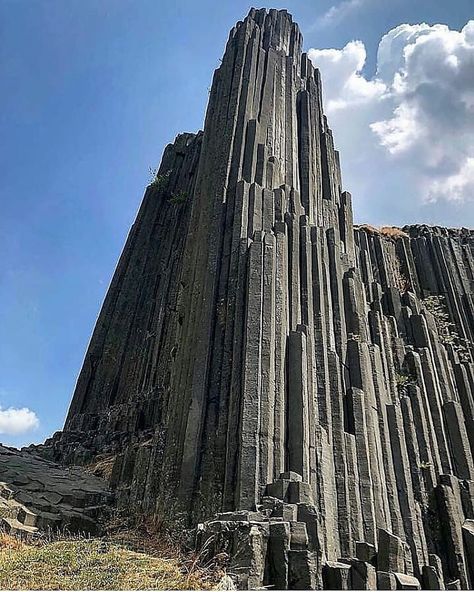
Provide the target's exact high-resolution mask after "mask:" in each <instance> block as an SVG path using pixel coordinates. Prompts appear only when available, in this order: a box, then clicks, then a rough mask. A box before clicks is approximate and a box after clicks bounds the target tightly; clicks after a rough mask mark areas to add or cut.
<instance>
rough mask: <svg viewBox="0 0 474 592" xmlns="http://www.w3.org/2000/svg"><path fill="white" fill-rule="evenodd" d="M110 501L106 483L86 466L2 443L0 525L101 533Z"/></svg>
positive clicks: (15, 529)
mask: <svg viewBox="0 0 474 592" xmlns="http://www.w3.org/2000/svg"><path fill="white" fill-rule="evenodd" d="M112 503H113V495H112V493H111V491H110V489H109V487H108V484H107V483H106V482H105V481H104V480H103V479H100V478H98V477H96V476H94V475H92V474H90V473H88V472H86V471H85V470H84V469H82V468H80V467H62V466H60V465H58V464H56V463H54V462H52V461H48V460H45V459H43V458H41V457H39V456H36V455H34V454H32V453H30V452H27V451H23V452H21V451H19V450H16V449H14V448H8V447H6V446H2V445H0V526H1V527H3V529H5V530H6V531H7V532H10V533H12V534H19V535H24V536H30V535H31V536H32V535H34V534H35V533H37V532H38V531H43V532H44V531H48V530H52V531H68V532H72V533H76V532H77V533H90V534H99V533H100V531H101V520H102V519H103V518H105V517H106V514H107V511H108V510H109V509H110V508H111V506H112Z"/></svg>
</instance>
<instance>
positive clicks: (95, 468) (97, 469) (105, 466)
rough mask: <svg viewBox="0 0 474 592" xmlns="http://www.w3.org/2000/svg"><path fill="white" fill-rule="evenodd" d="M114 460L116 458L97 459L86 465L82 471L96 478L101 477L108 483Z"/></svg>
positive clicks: (104, 457)
mask: <svg viewBox="0 0 474 592" xmlns="http://www.w3.org/2000/svg"><path fill="white" fill-rule="evenodd" d="M116 458H117V457H116V456H103V457H102V458H100V457H99V458H98V460H96V461H95V462H93V463H91V464H89V465H86V466H85V467H84V469H85V470H86V471H88V472H89V473H92V474H93V475H95V476H96V477H101V478H102V479H105V480H106V481H109V482H110V478H111V477H112V470H113V468H114V463H115V459H116Z"/></svg>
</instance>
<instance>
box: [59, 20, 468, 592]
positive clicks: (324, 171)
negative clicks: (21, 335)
mask: <svg viewBox="0 0 474 592" xmlns="http://www.w3.org/2000/svg"><path fill="white" fill-rule="evenodd" d="M473 248H474V233H471V232H470V231H467V230H463V231H454V230H447V229H442V228H429V227H423V226H412V227H407V228H405V229H404V230H403V231H401V230H399V229H388V230H385V231H383V232H380V231H377V230H375V229H371V228H369V227H360V228H356V229H354V228H353V218H352V205H351V196H350V194H349V193H347V192H344V191H343V190H342V183H341V175H340V168H339V155H338V153H337V151H336V150H335V149H334V143H333V137H332V133H331V130H330V129H329V127H328V124H327V121H326V118H325V116H324V114H323V108H322V100H321V79H320V75H319V72H318V70H316V69H315V68H314V67H313V65H312V63H311V62H310V61H309V59H308V57H307V56H306V54H304V53H302V37H301V33H300V31H299V29H298V27H297V25H296V24H295V23H293V21H292V18H291V16H290V15H289V14H288V13H287V12H286V11H277V10H270V11H266V10H255V9H252V10H251V11H250V13H249V15H248V16H247V18H246V19H245V20H244V21H243V22H239V23H238V24H237V25H236V26H235V27H234V28H233V29H232V31H231V33H230V37H229V40H228V43H227V47H226V50H225V53H224V57H223V60H222V64H221V66H220V67H219V68H218V69H217V70H216V72H215V74H214V79H213V83H212V89H211V93H210V98H209V105H208V108H207V115H206V121H205V126H204V131H203V132H199V133H198V134H196V135H194V134H182V135H180V136H178V137H177V138H176V141H175V142H174V144H172V145H169V146H167V148H166V149H165V152H164V155H163V160H162V163H161V166H160V168H159V171H158V174H157V176H156V179H155V181H154V182H153V183H151V184H150V186H149V187H148V188H147V190H146V193H145V197H144V199H143V203H142V205H141V208H140V211H139V213H138V216H137V219H136V221H135V223H134V224H133V226H132V229H131V231H130V234H129V236H128V239H127V243H126V246H125V248H124V251H123V253H122V256H121V258H120V261H119V263H118V266H117V269H116V272H115V275H114V277H113V280H112V283H111V285H110V288H109V290H108V293H107V297H106V299H105V301H104V304H103V307H102V310H101V312H100V315H99V318H98V320H97V324H96V327H95V330H94V333H93V336H92V339H91V342H90V345H89V349H88V351H87V354H86V357H85V360H84V365H83V368H82V370H81V373H80V376H79V379H78V382H77V386H76V390H75V393H74V397H73V400H72V403H71V407H70V410H69V414H68V417H67V421H66V425H65V428H64V432H63V433H62V434H60V435H58V436H56V437H55V439H54V441H53V443H52V445H53V447H54V451H55V454H56V455H57V456H58V457H60V458H61V459H62V460H64V461H66V462H71V463H72V462H87V461H89V460H90V459H91V458H94V457H96V456H97V455H99V454H107V455H110V456H111V457H114V458H115V464H114V469H113V474H112V484H113V486H114V487H115V488H116V490H117V493H118V497H119V500H120V501H121V503H123V504H131V505H132V506H134V507H136V508H140V509H142V510H143V511H145V512H157V513H158V514H159V515H160V516H162V517H165V518H167V519H174V520H178V519H181V520H182V521H183V523H184V524H186V525H188V526H193V525H196V524H197V523H198V522H204V521H209V520H211V519H212V518H213V517H214V516H215V515H216V514H218V518H217V521H215V522H210V523H209V522H208V523H207V525H208V526H207V527H205V528H204V530H201V534H202V536H205V533H206V532H214V531H213V530H212V529H213V528H214V529H215V528H217V527H216V526H215V524H220V525H221V526H219V527H218V531H219V532H220V533H221V532H223V531H224V530H226V529H227V531H229V532H234V531H235V532H238V533H240V534H239V536H241V537H243V539H242V540H245V541H246V544H248V549H249V551H248V557H247V556H246V557H247V558H248V562H249V564H248V566H247V567H248V569H247V568H246V569H247V571H245V570H243V571H244V572H245V574H244V576H242V577H241V578H240V580H239V586H241V587H252V586H253V587H257V586H259V585H262V586H263V585H273V586H276V587H277V588H279V587H283V588H287V587H289V588H292V587H293V588H298V587H299V588H300V589H301V587H303V588H310V587H315V586H319V587H320V586H325V587H329V588H341V589H344V588H348V587H352V588H364V587H365V588H366V589H370V588H374V587H375V586H378V587H379V588H383V589H395V588H394V586H398V589H400V586H405V587H406V586H416V585H418V583H417V580H418V581H421V583H422V585H423V586H425V587H428V588H430V589H435V588H433V586H441V585H444V584H447V583H449V582H453V581H455V580H458V581H459V585H460V586H462V587H467V586H468V585H469V584H470V585H471V586H472V585H474V574H473V572H472V570H473V567H472V566H473V565H474V463H473V450H474V398H473V389H474V365H473V357H472V351H473V341H472V340H473V331H474V323H473V319H474V299H473V281H474V260H473V256H472V252H473V251H472V250H473ZM227 512H230V514H226V513H227ZM236 512H237V513H236ZM219 513H220V514H219ZM219 516H220V517H219ZM253 523H255V529H256V530H254V531H251V534H249V533H248V532H247V531H245V532H247V534H245V536H244V534H243V533H244V531H243V530H242V529H244V530H245V528H248V527H249V524H250V525H251V524H253ZM209 524H210V525H211V526H209ZM242 524H244V526H245V524H247V526H245V528H244V526H242ZM212 525H214V526H212ZM222 525H225V528H224V526H222ZM206 528H207V530H206ZM233 529H234V530H233ZM235 529H237V530H235ZM239 529H240V530H239ZM215 532H217V531H215ZM249 532H250V531H249ZM203 533H204V534H203ZM252 533H253V534H252ZM245 537H247V538H245ZM249 537H250V538H251V537H254V538H252V541H253V542H249V540H250V539H249ZM224 538H225V537H224ZM257 539H258V541H257ZM255 541H257V542H258V544H257V542H255ZM259 553H260V554H261V557H260V559H259V556H258V554H259ZM341 560H342V561H341ZM259 561H260V563H259ZM252 562H253V563H252ZM245 565H247V564H245ZM258 565H260V566H262V565H263V567H261V569H257V567H255V566H258ZM252 566H253V567H252ZM241 567H242V565H241ZM252 570H253V571H252ZM469 570H471V572H470V571H469ZM237 571H238V570H237ZM239 573H240V572H239ZM249 574H250V575H249ZM252 574H253V575H252ZM255 574H256V575H255ZM252 578H253V579H252ZM453 585H454V584H453ZM402 589H405V588H402Z"/></svg>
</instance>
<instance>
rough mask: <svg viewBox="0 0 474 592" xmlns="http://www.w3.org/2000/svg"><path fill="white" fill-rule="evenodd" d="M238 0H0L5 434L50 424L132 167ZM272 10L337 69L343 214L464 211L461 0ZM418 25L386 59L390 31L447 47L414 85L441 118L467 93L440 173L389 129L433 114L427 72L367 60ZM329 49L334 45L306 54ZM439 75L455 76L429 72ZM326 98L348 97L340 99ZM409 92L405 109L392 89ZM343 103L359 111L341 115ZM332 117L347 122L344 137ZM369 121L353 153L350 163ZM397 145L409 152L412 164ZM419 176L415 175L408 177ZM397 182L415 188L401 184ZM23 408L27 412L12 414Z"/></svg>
mask: <svg viewBox="0 0 474 592" xmlns="http://www.w3.org/2000/svg"><path fill="white" fill-rule="evenodd" d="M250 6H251V5H250V4H247V3H246V2H242V1H240V0H232V1H230V0H229V1H227V2H210V1H209V0H205V1H201V2H197V1H196V0H193V1H190V0H186V1H181V2H179V1H178V2H177V1H176V0H175V1H169V0H160V1H158V0H153V1H152V0H133V1H132V0H0V80H1V81H2V90H1V93H0V132H1V138H2V145H1V149H0V173H1V206H2V211H1V216H0V252H1V253H2V265H1V271H0V274H1V275H0V327H1V332H2V334H1V339H0V407H1V409H0V441H3V443H5V444H11V445H22V444H25V443H29V442H31V441H36V442H38V441H41V440H43V439H44V438H45V437H47V436H48V435H50V434H51V433H52V432H53V431H55V430H57V429H60V428H61V426H62V422H63V419H64V416H65V412H66V409H67V406H68V403H69V400H70V397H71V394H72V391H73V388H74V383H75V380H76V377H77V374H78V372H79V369H80V366H81V363H82V359H83V356H84V352H85V349H86V347H87V343H88V340H89V337H90V334H91V331H92V328H93V324H94V322H95V319H96V317H97V314H98V311H99V308H100V305H101V302H102V300H103V297H104V295H105V291H106V288H107V286H108V283H109V281H110V278H111V275H112V273H113V270H114V267H115V264H116V261H117V258H118V256H119V254H120V251H121V248H122V246H123V243H124V241H125V237H126V234H127V232H128V229H129V227H130V225H131V223H132V222H133V219H134V216H135V213H136V211H137V208H138V206H139V203H140V201H141V198H142V195H143V190H144V187H145V185H146V184H147V182H148V179H149V174H148V169H149V167H155V166H157V164H158V163H159V160H160V157H161V153H162V150H163V147H164V146H165V145H166V144H167V143H168V142H170V141H171V140H172V139H173V138H174V136H175V135H176V134H177V133H179V132H182V131H196V130H198V129H199V128H200V127H201V126H202V122H203V119H204V113H205V106H206V102H207V96H208V88H209V85H210V82H211V78H212V73H213V70H214V69H215V68H216V67H217V66H218V64H219V58H220V57H221V55H222V52H223V49H224V45H225V42H226V39H227V36H228V31H229V29H230V28H231V26H232V25H233V24H234V23H235V21H237V20H239V19H241V18H243V17H244V16H245V14H246V13H247V12H248V9H249V8H250ZM272 7H275V8H287V9H288V10H289V11H290V12H291V13H292V14H293V16H294V18H295V20H297V22H299V24H300V26H301V29H302V31H303V33H304V37H305V48H306V49H310V48H313V49H314V50H315V51H314V52H313V60H314V61H315V63H317V65H319V61H320V62H321V68H322V71H323V76H326V75H327V76H328V78H329V77H330V75H331V72H333V73H334V72H336V73H337V72H339V70H337V68H340V69H341V70H340V71H341V74H340V76H339V75H338V76H337V80H342V78H343V77H344V76H346V77H347V84H346V85H345V86H344V88H342V89H341V88H340V85H339V86H338V84H337V81H333V82H331V80H329V82H328V93H327V96H326V101H327V107H328V110H329V112H330V123H331V122H332V121H333V120H334V123H332V127H333V128H334V131H335V137H336V143H337V144H338V145H339V146H341V147H342V162H343V173H344V176H345V180H346V186H347V187H346V188H347V189H349V190H352V193H353V197H354V203H355V210H356V217H357V218H358V219H359V220H362V219H364V221H368V222H373V223H376V224H380V223H384V222H392V223H395V224H397V223H398V224H402V223H405V222H407V221H409V220H410V219H413V220H414V221H423V219H425V220H426V221H427V222H441V221H446V223H447V224H453V225H461V224H466V225H473V224H474V211H473V207H472V202H470V201H469V194H468V190H469V191H470V189H469V188H470V187H471V185H470V184H469V183H470V182H471V176H470V175H471V173H472V175H473V176H472V178H473V179H474V172H473V171H474V166H473V165H474V160H473V159H470V158H469V154H471V155H472V156H474V154H472V153H469V150H470V149H471V147H472V145H473V143H472V133H471V132H472V131H473V130H472V128H469V127H466V122H465V121H464V120H463V117H465V116H466V113H469V112H470V110H471V109H472V108H474V107H473V105H474V100H473V103H472V105H471V103H470V102H469V101H470V100H471V99H470V98H469V97H474V87H473V86H472V85H473V82H472V81H473V80H474V76H473V77H469V74H470V73H472V70H469V68H472V63H473V62H472V59H471V60H469V56H471V58H472V54H470V53H469V51H470V50H469V48H468V49H466V47H468V46H467V45H466V43H467V41H466V39H467V40H469V39H470V35H471V30H470V29H469V31H468V33H469V36H468V34H467V33H466V34H465V36H464V37H463V38H462V39H461V37H460V36H459V35H460V34H457V36H455V35H454V31H460V30H461V29H462V28H463V27H464V25H465V24H466V23H467V21H468V20H469V18H472V17H473V10H472V0H451V1H450V2H445V1H444V0H443V1H441V0H437V1H436V0H418V1H417V2H413V1H412V0H387V1H381V0H346V1H345V2H339V1H335V0H321V1H318V2H315V1H314V0H299V1H297V0H289V1H288V2H278V1H276V0H275V1H274V2H272ZM422 22H425V23H427V24H428V25H435V24H438V23H442V24H445V25H447V27H446V28H445V29H443V30H440V29H433V28H427V29H425V30H423V31H421V32H420V31H419V30H418V29H417V30H415V29H409V28H406V27H405V28H404V29H398V30H397V32H396V33H392V34H391V36H389V37H388V38H387V39H388V40H389V41H390V42H392V41H393V39H396V43H391V45H390V48H391V50H390V51H391V52H392V53H390V60H391V61H390V60H388V61H389V62H390V64H395V61H396V60H399V61H400V60H401V59H402V58H401V55H402V54H401V53H400V51H399V49H400V48H398V46H396V44H397V43H398V44H399V45H400V43H401V44H402V46H403V47H407V46H410V47H412V48H415V50H416V51H415V52H414V54H415V56H416V55H418V54H419V55H420V56H421V57H420V58H419V60H422V59H424V60H425V62H422V63H429V58H430V56H433V55H435V54H436V52H439V55H442V56H444V53H443V52H446V51H448V52H455V51H457V49H456V48H458V49H459V54H458V55H457V57H456V60H457V62H456V63H455V64H454V65H452V64H451V62H449V67H450V68H451V70H449V71H448V70H447V71H446V74H444V73H443V72H442V73H441V74H440V75H439V76H446V77H445V78H442V79H439V80H438V79H436V80H434V79H433V80H431V81H430V84H431V87H430V88H432V89H434V90H433V92H435V93H438V91H439V93H438V94H436V96H439V97H441V98H442V99H443V101H442V100H441V99H440V101H438V102H437V105H438V106H439V109H440V112H442V114H444V115H447V113H448V112H449V114H451V113H452V111H453V109H452V108H451V106H450V105H451V103H449V100H451V99H450V97H449V96H448V95H447V91H446V88H448V87H449V88H451V87H453V88H454V87H456V88H460V89H461V91H460V92H461V93H464V95H462V96H465V97H467V98H466V100H465V101H464V103H463V104H462V106H461V107H462V108H461V107H460V116H459V118H458V119H456V121H458V120H459V121H458V123H459V126H460V127H459V129H460V130H464V131H462V133H461V134H457V135H456V138H458V137H459V135H460V136H462V137H463V140H462V142H461V141H459V142H458V139H454V140H453V143H454V144H455V149H456V151H457V152H456V151H454V152H453V151H451V153H452V154H454V153H455V154H456V155H459V154H460V155H461V157H462V158H464V161H462V162H464V165H465V166H464V168H462V167H461V168H460V169H459V167H460V165H459V162H460V161H459V158H458V157H456V162H457V165H456V166H458V169H459V170H458V169H456V170H455V169H454V168H451V169H449V167H448V165H447V164H445V163H446V162H447V161H449V158H448V157H447V156H446V155H445V154H441V156H440V155H437V156H436V158H438V160H437V161H436V163H435V165H434V164H433V162H434V161H433V158H434V156H433V154H431V153H430V154H429V150H431V147H432V145H433V141H432V139H430V137H428V135H427V134H426V133H425V134H424V135H423V133H421V134H420V137H421V136H423V138H425V140H424V143H420V142H421V140H420V142H418V140H417V142H415V143H414V142H411V143H410V142H408V141H406V137H405V136H403V141H401V140H400V126H403V125H411V123H412V120H413V118H412V116H411V115H410V114H411V113H415V112H416V114H417V117H418V119H417V120H416V123H417V125H420V126H422V125H425V128H426V129H431V128H432V125H428V123H427V122H429V121H430V120H429V119H428V118H429V117H434V114H433V112H432V111H430V112H428V111H429V110H426V109H425V107H426V103H427V102H426V101H425V102H423V95H422V92H421V91H420V92H418V91H419V89H422V88H426V81H421V82H420V80H419V78H417V76H419V73H418V74H417V71H416V70H415V69H413V68H414V66H413V63H414V62H415V60H414V58H413V60H412V62H413V63H411V64H408V63H407V64H405V63H404V64H401V63H398V62H397V63H396V64H395V66H394V68H401V67H402V66H403V68H404V69H405V70H404V71H406V81H405V82H406V84H405V86H406V89H405V90H404V91H400V90H399V89H398V90H397V89H395V90H393V89H394V87H393V84H392V83H393V79H390V80H389V78H390V77H387V76H385V78H383V80H382V81H379V80H378V75H377V74H376V69H377V66H379V69H380V61H379V62H377V47H378V45H379V43H380V41H381V39H382V37H383V36H384V35H386V34H387V33H388V32H389V31H391V30H393V29H394V28H395V27H397V26H398V25H401V24H416V23H422ZM466 31H467V30H466ZM420 35H426V36H427V39H428V41H429V43H425V44H424V45H425V46H427V47H424V48H423V47H421V49H420V47H418V46H420V44H419V43H418V44H415V41H416V39H418V38H419V36H420ZM453 39H454V41H453V42H451V41H452V40H453ZM356 40H358V41H359V42H360V43H358V44H354V43H352V44H351V42H354V41H356ZM400 40H401V41H400ZM414 40H415V41H414ZM348 44H349V45H348ZM453 44H454V45H453ZM415 45H416V47H415ZM453 47H454V49H452V48H453ZM469 47H470V46H469ZM328 48H333V49H336V50H338V52H336V53H329V54H328V53H327V52H326V53H324V52H321V51H320V50H323V49H328ZM394 48H395V49H394ZM397 48H398V49H397ZM431 48H434V49H431ZM446 48H449V49H446ZM397 51H398V54H397ZM416 52H418V54H417V53H416ZM423 52H424V53H423ZM429 52H431V53H429ZM386 53H387V52H385V54H386ZM395 54H396V55H395ZM399 54H400V55H399ZM436 55H437V54H436ZM466 56H467V57H466ZM385 57H386V55H385ZM448 57H449V56H448ZM365 58H366V59H365ZM443 59H444V57H443ZM453 60H454V58H453ZM445 61H446V63H448V61H447V60H445ZM386 62H387V59H386V60H385V62H384V63H386ZM443 63H444V62H443ZM464 64H465V66H464ZM469 64H471V65H469ZM463 67H464V69H463ZM351 68H352V69H351ZM453 68H454V70H453ZM453 72H454V74H453ZM437 75H438V74H437ZM449 76H453V77H454V78H453V80H454V82H450V83H449V84H447V83H446V84H445V82H446V80H447V79H448V77H449ZM449 80H451V79H449ZM458 83H459V87H458V86H456V85H457V84H458ZM381 85H382V86H381ZM413 87H416V91H415V93H414V92H412V88H413ZM407 89H408V90H407ZM439 89H441V90H439ZM341 96H342V97H343V98H344V97H346V98H347V97H349V99H350V100H348V101H346V103H344V102H343V103H341V100H340V99H341ZM413 96H416V97H418V98H417V101H418V102H417V103H416V104H415V106H414V105H413V102H412V103H408V101H413ZM430 96H431V95H430ZM458 96H459V93H458ZM408 97H409V98H408ZM452 100H454V99H452ZM456 100H458V99H456ZM428 102H429V103H431V104H432V103H433V101H431V102H430V101H428ZM354 106H356V110H357V113H360V114H361V115H360V121H357V122H356V123H354V117H353V113H354ZM400 107H401V108H400ZM397 108H399V109H398V111H397ZM430 108H431V107H430ZM454 108H457V103H456V105H455V107H454ZM423 109H425V110H423ZM463 109H464V111H463ZM400 111H402V112H403V113H402V115H403V117H401V116H400ZM331 112H333V114H334V115H333V118H331ZM407 113H408V115H406V114H407ZM348 114H352V115H351V125H356V124H357V126H358V127H357V129H355V128H354V129H351V130H350V133H348V129H349V128H348V125H347V121H348V120H347V117H348ZM450 117H451V115H450ZM410 118H411V119H410ZM441 119H442V118H441ZM445 119H446V120H447V121H446V129H448V124H449V125H451V123H450V120H449V118H447V117H445ZM473 119H474V118H473ZM437 120H438V117H437V118H436V121H437ZM407 122H408V123H407ZM371 125H372V126H374V127H370V134H371V136H370V137H371V139H370V142H372V144H371V147H369V148H367V154H368V155H369V157H367V158H366V160H365V161H364V162H362V161H359V160H358V159H360V158H361V156H360V154H361V152H363V150H361V146H362V147H364V146H365V143H366V140H365V139H366V137H368V134H369V132H367V130H368V129H369V126H371ZM417 129H421V127H420V128H417ZM443 129H444V128H443ZM443 129H441V128H440V132H442V131H443ZM466 130H467V131H466ZM438 135H439V134H438ZM417 136H418V135H417ZM339 138H340V141H339ZM370 150H372V151H373V154H372V152H370ZM410 151H412V152H410ZM413 153H416V154H417V155H421V156H422V157H423V158H421V157H420V161H419V162H418V160H416V159H415V160H414V159H413ZM448 156H449V155H448ZM377 158H379V159H380V163H382V161H383V163H384V164H383V166H386V167H387V176H386V178H385V180H384V184H383V186H381V185H380V179H379V181H378V182H379V185H377V184H373V185H371V184H370V183H369V182H368V181H367V179H372V178H373V177H379V178H380V176H381V175H380V168H377V169H375V168H372V169H371V168H370V167H371V165H370V163H371V162H372V163H373V162H374V159H377ZM453 160H454V159H453ZM372 166H373V165H372ZM380 166H382V164H381V165H380ZM434 166H436V171H435V172H434V173H433V171H434V168H433V167H434ZM452 166H453V167H454V164H452ZM430 167H431V169H430ZM445 169H446V170H445ZM448 169H449V170H448ZM399 170H400V171H403V173H400V174H398V171H399ZM394 171H395V172H394ZM438 173H439V175H441V176H439V178H438V177H437V176H436V175H438ZM442 175H444V176H442ZM463 175H464V176H463ZM382 176H383V175H382ZM428 178H429V179H430V183H431V185H430V186H429V187H428V185H426V187H427V189H426V190H425V189H420V187H423V183H426V179H428ZM433 179H434V180H433ZM371 182H372V181H371ZM413 182H416V183H419V185H417V191H420V192H422V191H425V193H426V192H428V193H429V195H430V196H431V197H430V199H428V200H426V199H425V198H423V196H421V193H420V196H421V197H420V198H419V199H418V198H417V196H416V195H414V194H413V195H412V191H411V184H412V183H413ZM374 183H375V181H374ZM473 186H474V185H473ZM459 187H460V189H459ZM450 189H451V190H452V191H453V192H454V193H455V192H456V191H457V192H458V193H459V196H458V197H456V199H446V198H445V197H444V196H443V191H444V192H446V191H448V190H450ZM413 192H414V193H416V191H415V190H413ZM456 195H457V194H456ZM415 202H416V203H415ZM422 216H425V218H423V217H422ZM24 408H27V409H29V410H31V411H25V410H23V411H21V412H19V411H18V410H22V409H24ZM33 412H34V414H35V415H34V416H33ZM2 414H3V415H2ZM15 414H16V415H15ZM15 422H17V423H15ZM22 429H23V430H24V431H23V433H20V432H21V430H22ZM2 432H3V433H2Z"/></svg>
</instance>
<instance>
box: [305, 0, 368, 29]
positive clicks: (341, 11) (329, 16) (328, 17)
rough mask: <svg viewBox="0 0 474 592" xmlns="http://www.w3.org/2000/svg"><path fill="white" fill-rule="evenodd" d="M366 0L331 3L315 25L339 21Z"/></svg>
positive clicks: (325, 24)
mask: <svg viewBox="0 0 474 592" xmlns="http://www.w3.org/2000/svg"><path fill="white" fill-rule="evenodd" d="M367 1H368V0H342V2H339V4H333V5H332V6H331V7H330V8H329V9H328V10H327V11H326V12H325V13H324V14H323V15H322V16H321V17H320V18H319V19H318V20H317V21H316V26H317V27H320V26H327V25H331V24H334V23H339V22H341V21H342V20H343V19H345V18H346V17H348V16H350V15H351V14H352V13H353V12H354V11H355V10H357V9H358V8H360V7H361V6H363V5H364V4H366V3H367Z"/></svg>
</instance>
